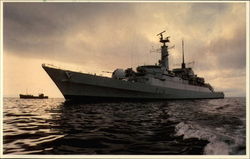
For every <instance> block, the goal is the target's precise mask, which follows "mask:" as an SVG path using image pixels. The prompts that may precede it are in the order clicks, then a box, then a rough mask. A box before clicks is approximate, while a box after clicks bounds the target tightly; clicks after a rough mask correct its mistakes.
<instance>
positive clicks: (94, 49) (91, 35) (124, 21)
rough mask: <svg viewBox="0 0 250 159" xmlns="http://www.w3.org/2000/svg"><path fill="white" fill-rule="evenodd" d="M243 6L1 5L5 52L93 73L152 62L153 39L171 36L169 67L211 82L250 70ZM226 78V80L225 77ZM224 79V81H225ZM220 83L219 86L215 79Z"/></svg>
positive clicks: (165, 4)
mask: <svg viewBox="0 0 250 159" xmlns="http://www.w3.org/2000/svg"><path fill="white" fill-rule="evenodd" d="M245 7H246V6H245V3H218V2H217V3H165V2H159V3H152V2H148V3H4V19H3V22H4V53H5V54H7V53H8V54H12V55H13V56H17V57H24V58H33V59H43V60H44V62H46V61H50V60H54V61H58V62H59V63H68V64H74V65H78V66H80V67H81V68H84V69H89V70H93V68H95V70H98V69H99V70H110V71H112V70H114V69H116V68H126V67H131V66H133V67H136V66H137V65H142V64H145V63H147V64H155V63H156V62H158V58H159V57H160V54H157V53H155V54H153V53H151V54H150V53H149V52H150V49H151V46H154V47H155V48H159V47H160V44H159V43H158V40H159V39H158V37H156V34H157V33H159V32H161V31H162V30H166V31H167V34H168V35H170V36H171V38H170V40H171V42H172V44H171V45H175V49H173V50H171V51H170V59H171V60H172V61H170V65H171V68H172V67H174V66H173V65H174V64H180V63H181V39H184V40H185V57H186V61H187V62H190V61H195V68H194V69H195V71H196V73H197V74H200V75H201V76H204V77H205V78H206V79H210V80H213V78H212V76H210V75H211V73H209V72H216V75H222V74H221V72H223V71H225V70H230V73H228V74H232V75H233V74H234V73H235V72H245V65H246V63H245V58H246V17H245V14H246V13H245V10H246V8H245ZM225 78H227V77H225ZM225 80H226V79H225ZM214 82H215V83H214V84H215V85H219V83H220V81H216V80H214Z"/></svg>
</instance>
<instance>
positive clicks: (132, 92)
mask: <svg viewBox="0 0 250 159" xmlns="http://www.w3.org/2000/svg"><path fill="white" fill-rule="evenodd" d="M43 68H44V70H45V71H46V72H47V73H48V75H49V76H50V78H51V79H52V80H53V81H54V83H55V84H56V85H57V87H58V88H59V90H60V91H61V93H62V94H63V96H64V98H65V99H66V100H81V101H96V102H98V101H150V100H169V99H216V98H224V94H223V93H222V92H200V91H192V90H185V89H174V88H166V87H159V86H153V85H148V84H144V83H138V82H128V81H123V80H117V79H113V78H108V77H102V76H96V75H90V74H85V73H80V72H73V71H68V70H62V69H58V68H53V67H48V66H45V65H43Z"/></svg>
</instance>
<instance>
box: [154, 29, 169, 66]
mask: <svg viewBox="0 0 250 159" xmlns="http://www.w3.org/2000/svg"><path fill="white" fill-rule="evenodd" d="M164 32H166V31H165V30H164V31H163V32H161V33H159V34H157V36H160V42H161V43H162V44H163V45H162V46H161V60H159V65H160V66H161V67H162V68H163V69H166V70H169V63H168V55H169V54H168V46H167V45H166V43H169V42H170V41H169V38H170V37H169V36H168V37H166V38H165V39H164V38H163V35H162V34H163V33H164Z"/></svg>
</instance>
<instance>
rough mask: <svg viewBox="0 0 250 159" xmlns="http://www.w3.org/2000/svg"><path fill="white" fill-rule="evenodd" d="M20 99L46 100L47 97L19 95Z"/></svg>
mask: <svg viewBox="0 0 250 159" xmlns="http://www.w3.org/2000/svg"><path fill="white" fill-rule="evenodd" d="M19 96H20V98H23V99H48V98H49V97H48V96H44V94H43V93H40V94H39V95H38V96H34V95H30V94H19Z"/></svg>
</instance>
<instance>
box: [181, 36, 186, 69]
mask: <svg viewBox="0 0 250 159" xmlns="http://www.w3.org/2000/svg"><path fill="white" fill-rule="evenodd" d="M181 68H186V64H185V59H184V40H183V39H182V64H181Z"/></svg>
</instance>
